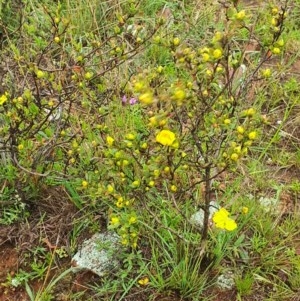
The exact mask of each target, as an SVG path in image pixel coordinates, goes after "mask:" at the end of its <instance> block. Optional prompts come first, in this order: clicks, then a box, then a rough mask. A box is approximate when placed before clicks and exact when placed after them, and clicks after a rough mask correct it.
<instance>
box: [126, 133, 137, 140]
mask: <svg viewBox="0 0 300 301" xmlns="http://www.w3.org/2000/svg"><path fill="white" fill-rule="evenodd" d="M125 138H126V139H128V140H134V139H135V138H136V135H134V134H127V135H126V136H125Z"/></svg>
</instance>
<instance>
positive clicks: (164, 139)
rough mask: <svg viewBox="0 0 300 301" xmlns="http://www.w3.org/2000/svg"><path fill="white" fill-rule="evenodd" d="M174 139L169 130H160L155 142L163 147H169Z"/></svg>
mask: <svg viewBox="0 0 300 301" xmlns="http://www.w3.org/2000/svg"><path fill="white" fill-rule="evenodd" d="M175 139H176V137H175V134H174V133H173V132H171V131H169V130H162V131H160V132H159V133H158V134H157V135H156V142H158V143H160V144H162V145H165V146H171V145H172V144H173V143H174V141H175Z"/></svg>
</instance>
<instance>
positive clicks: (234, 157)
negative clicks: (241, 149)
mask: <svg viewBox="0 0 300 301" xmlns="http://www.w3.org/2000/svg"><path fill="white" fill-rule="evenodd" d="M230 159H231V160H232V161H237V160H238V159H239V155H238V154H237V153H233V154H232V155H231V156H230Z"/></svg>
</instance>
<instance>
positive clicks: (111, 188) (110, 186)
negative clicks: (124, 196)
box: [106, 184, 114, 193]
mask: <svg viewBox="0 0 300 301" xmlns="http://www.w3.org/2000/svg"><path fill="white" fill-rule="evenodd" d="M106 189H107V192H108V193H113V192H114V187H113V186H112V185H110V184H108V185H107V187H106Z"/></svg>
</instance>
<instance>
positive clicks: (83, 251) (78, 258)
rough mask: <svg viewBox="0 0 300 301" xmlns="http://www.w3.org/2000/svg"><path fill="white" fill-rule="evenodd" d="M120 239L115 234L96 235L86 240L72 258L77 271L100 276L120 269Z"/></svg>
mask: <svg viewBox="0 0 300 301" xmlns="http://www.w3.org/2000/svg"><path fill="white" fill-rule="evenodd" d="M119 241H120V237H119V236H118V235H117V234H116V233H113V232H107V233H96V234H94V235H93V236H92V237H91V238H90V239H88V240H86V241H85V242H84V243H83V244H82V247H81V248H80V249H79V250H78V252H77V253H76V254H75V255H74V256H73V258H72V264H73V265H74V266H75V267H76V270H81V269H86V270H89V271H92V272H93V273H95V274H97V275H99V276H100V277H101V276H103V275H105V274H106V273H107V272H109V271H111V270H113V269H116V268H118V266H119V262H118V260H117V258H116V254H118V251H119V250H120V248H121V246H120V243H119Z"/></svg>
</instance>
